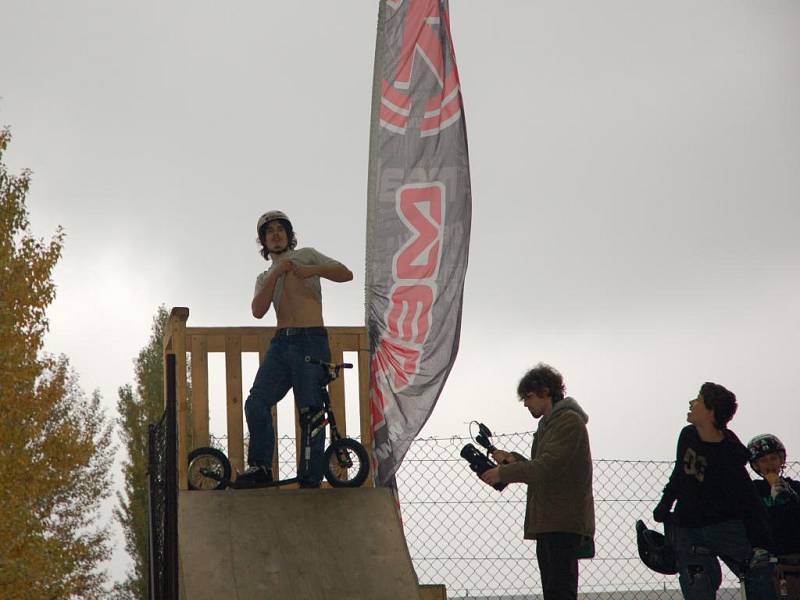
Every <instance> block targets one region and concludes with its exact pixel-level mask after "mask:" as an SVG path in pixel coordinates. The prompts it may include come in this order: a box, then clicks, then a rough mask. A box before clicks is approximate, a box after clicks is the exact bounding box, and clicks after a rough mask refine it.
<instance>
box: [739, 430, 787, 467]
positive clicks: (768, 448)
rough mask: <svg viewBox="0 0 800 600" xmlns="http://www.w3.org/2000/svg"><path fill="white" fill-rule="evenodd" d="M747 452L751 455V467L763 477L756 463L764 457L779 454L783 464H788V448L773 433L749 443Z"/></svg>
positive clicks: (762, 435)
mask: <svg viewBox="0 0 800 600" xmlns="http://www.w3.org/2000/svg"><path fill="white" fill-rule="evenodd" d="M747 451H748V452H749V453H750V466H751V467H752V469H753V471H755V472H756V473H758V474H759V475H761V471H759V470H758V467H756V461H757V460H758V459H759V458H761V457H762V456H766V455H767V454H772V453H773V452H777V453H778V454H780V457H781V462H784V463H785V462H786V446H784V445H783V443H782V442H781V441H780V440H779V439H778V436H777V435H772V434H771V433H762V434H761V435H757V436H756V437H754V438H753V439H752V440H750V441H749V442H747Z"/></svg>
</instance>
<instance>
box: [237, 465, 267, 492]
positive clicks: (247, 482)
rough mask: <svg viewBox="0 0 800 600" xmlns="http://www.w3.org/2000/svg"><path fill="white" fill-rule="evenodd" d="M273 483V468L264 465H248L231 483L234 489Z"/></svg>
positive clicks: (264, 485)
mask: <svg viewBox="0 0 800 600" xmlns="http://www.w3.org/2000/svg"><path fill="white" fill-rule="evenodd" d="M271 483H272V469H268V468H266V467H265V466H264V465H253V466H249V467H247V469H246V470H245V471H244V473H239V475H238V477H236V481H234V482H233V483H231V487H232V488H234V489H246V488H258V487H266V486H268V485H269V484H271Z"/></svg>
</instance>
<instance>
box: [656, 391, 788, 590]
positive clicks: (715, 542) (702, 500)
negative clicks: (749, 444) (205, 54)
mask: <svg viewBox="0 0 800 600" xmlns="http://www.w3.org/2000/svg"><path fill="white" fill-rule="evenodd" d="M735 412H736V396H735V395H734V394H733V393H732V392H730V391H729V390H727V389H725V388H724V387H723V386H721V385H718V384H715V383H710V382H707V383H704V384H703V385H702V387H701V388H700V393H699V394H698V396H697V398H695V399H694V400H691V401H690V402H689V413H688V415H687V418H686V420H687V421H688V422H689V423H690V425H687V426H686V427H684V428H683V430H682V431H681V433H680V436H679V437H678V451H677V455H676V460H675V468H674V469H673V471H672V475H671V476H670V478H669V482H668V483H667V486H666V487H665V488H664V495H663V497H662V498H661V501H660V502H659V504H658V506H657V507H656V508H655V510H654V511H653V518H654V519H655V520H656V521H658V522H661V523H663V522H666V521H667V520H672V522H673V523H674V525H675V526H676V527H675V546H676V553H677V562H678V573H679V581H680V585H681V592H682V593H683V597H684V598H685V599H686V600H714V599H715V597H716V592H717V589H719V586H720V583H721V581H722V573H721V571H720V565H719V560H718V558H721V559H722V560H723V562H725V564H726V565H728V567H729V568H730V569H731V570H732V571H734V572H735V573H737V574H744V576H745V590H746V592H747V598H748V600H774V599H775V597H776V596H775V589H774V587H773V584H772V566H771V564H770V563H769V552H768V548H769V547H770V545H771V539H770V534H769V528H768V525H767V520H766V513H765V511H764V507H763V506H762V505H761V502H760V501H759V499H758V497H757V496H756V491H755V488H754V487H753V483H752V481H750V477H749V476H748V474H747V470H746V468H745V465H746V464H747V461H748V458H749V455H748V452H747V448H745V447H744V446H743V445H742V443H741V442H740V441H739V438H737V437H736V434H734V433H733V432H732V431H731V430H729V429H728V428H727V425H728V422H729V421H730V420H731V418H733V415H734V413H735ZM675 500H677V505H676V507H675V513H674V515H673V514H671V513H670V509H671V507H672V504H673V502H675Z"/></svg>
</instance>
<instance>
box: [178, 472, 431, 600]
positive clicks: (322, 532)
mask: <svg viewBox="0 0 800 600" xmlns="http://www.w3.org/2000/svg"><path fill="white" fill-rule="evenodd" d="M178 556H179V568H180V596H181V598H182V599H185V600H206V599H208V600H219V599H220V598H226V599H228V598H230V599H236V600H256V599H257V600H267V599H280V600H292V599H298V600H351V599H352V600H358V599H362V598H363V599H364V600H384V599H385V600H417V599H419V598H420V595H419V591H418V582H417V577H416V574H415V573H414V568H413V566H412V564H411V557H410V556H409V553H408V546H407V545H406V541H405V537H404V535H403V530H402V527H401V524H400V518H399V516H398V514H397V511H396V509H395V506H394V500H393V498H392V495H391V493H390V492H389V491H388V490H387V489H384V488H358V489H343V488H339V489H334V488H322V489H306V490H299V489H298V490H280V491H278V490H275V489H271V490H270V489H258V490H230V489H229V490H225V491H205V492H203V491H181V492H180V495H179V498H178Z"/></svg>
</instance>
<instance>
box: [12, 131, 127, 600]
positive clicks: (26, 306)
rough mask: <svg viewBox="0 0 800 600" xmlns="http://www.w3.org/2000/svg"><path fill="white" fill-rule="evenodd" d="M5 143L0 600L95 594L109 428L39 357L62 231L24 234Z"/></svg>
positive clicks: (58, 365)
mask: <svg viewBox="0 0 800 600" xmlns="http://www.w3.org/2000/svg"><path fill="white" fill-rule="evenodd" d="M10 139H11V134H10V132H9V131H8V130H7V129H4V130H0V415H1V417H0V482H2V484H0V506H2V507H3V510H2V518H0V597H2V598H4V599H5V600H16V599H22V598H25V599H26V600H38V599H40V598H41V599H45V598H46V599H55V598H58V599H72V598H86V599H95V598H102V597H104V595H105V591H104V589H103V585H104V583H105V582H106V574H105V572H103V571H101V570H100V566H101V564H102V562H103V561H105V560H107V559H108V557H109V555H110V550H109V540H108V536H109V533H108V527H107V526H102V525H101V524H100V518H99V515H98V511H99V508H100V504H101V502H102V501H103V500H104V499H105V498H107V497H108V496H109V493H110V488H111V480H110V472H111V465H112V462H113V453H114V448H113V446H112V444H111V433H112V429H111V424H110V423H109V422H108V421H107V420H106V418H105V415H104V413H103V411H102V409H101V407H100V400H101V398H100V396H99V394H98V393H96V392H95V393H94V394H93V395H92V396H91V397H87V396H86V395H85V394H84V393H83V392H82V391H81V389H80V386H79V385H78V377H77V375H76V374H75V373H74V372H73V371H72V370H71V369H70V367H69V361H68V359H67V358H66V357H64V356H60V357H53V356H50V355H47V354H45V353H44V348H43V345H44V335H45V333H46V332H47V329H48V321H47V317H46V309H47V307H48V306H49V305H50V303H51V302H52V301H53V299H54V297H55V285H54V283H53V281H52V279H51V274H52V270H53V268H54V267H55V265H56V263H57V262H58V259H59V258H60V256H61V248H62V244H63V239H64V234H63V232H62V230H61V228H59V229H58V230H57V232H56V234H55V235H54V237H53V238H52V239H51V240H50V241H49V242H46V241H44V240H43V239H36V238H34V237H33V236H32V235H31V233H30V223H29V220H28V211H27V207H26V204H25V200H26V195H27V193H28V190H29V187H30V180H31V173H30V171H22V173H21V174H19V175H11V174H9V173H8V171H7V169H6V166H5V164H4V163H3V160H2V159H3V154H4V152H5V150H6V148H7V146H8V143H9V141H10Z"/></svg>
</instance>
